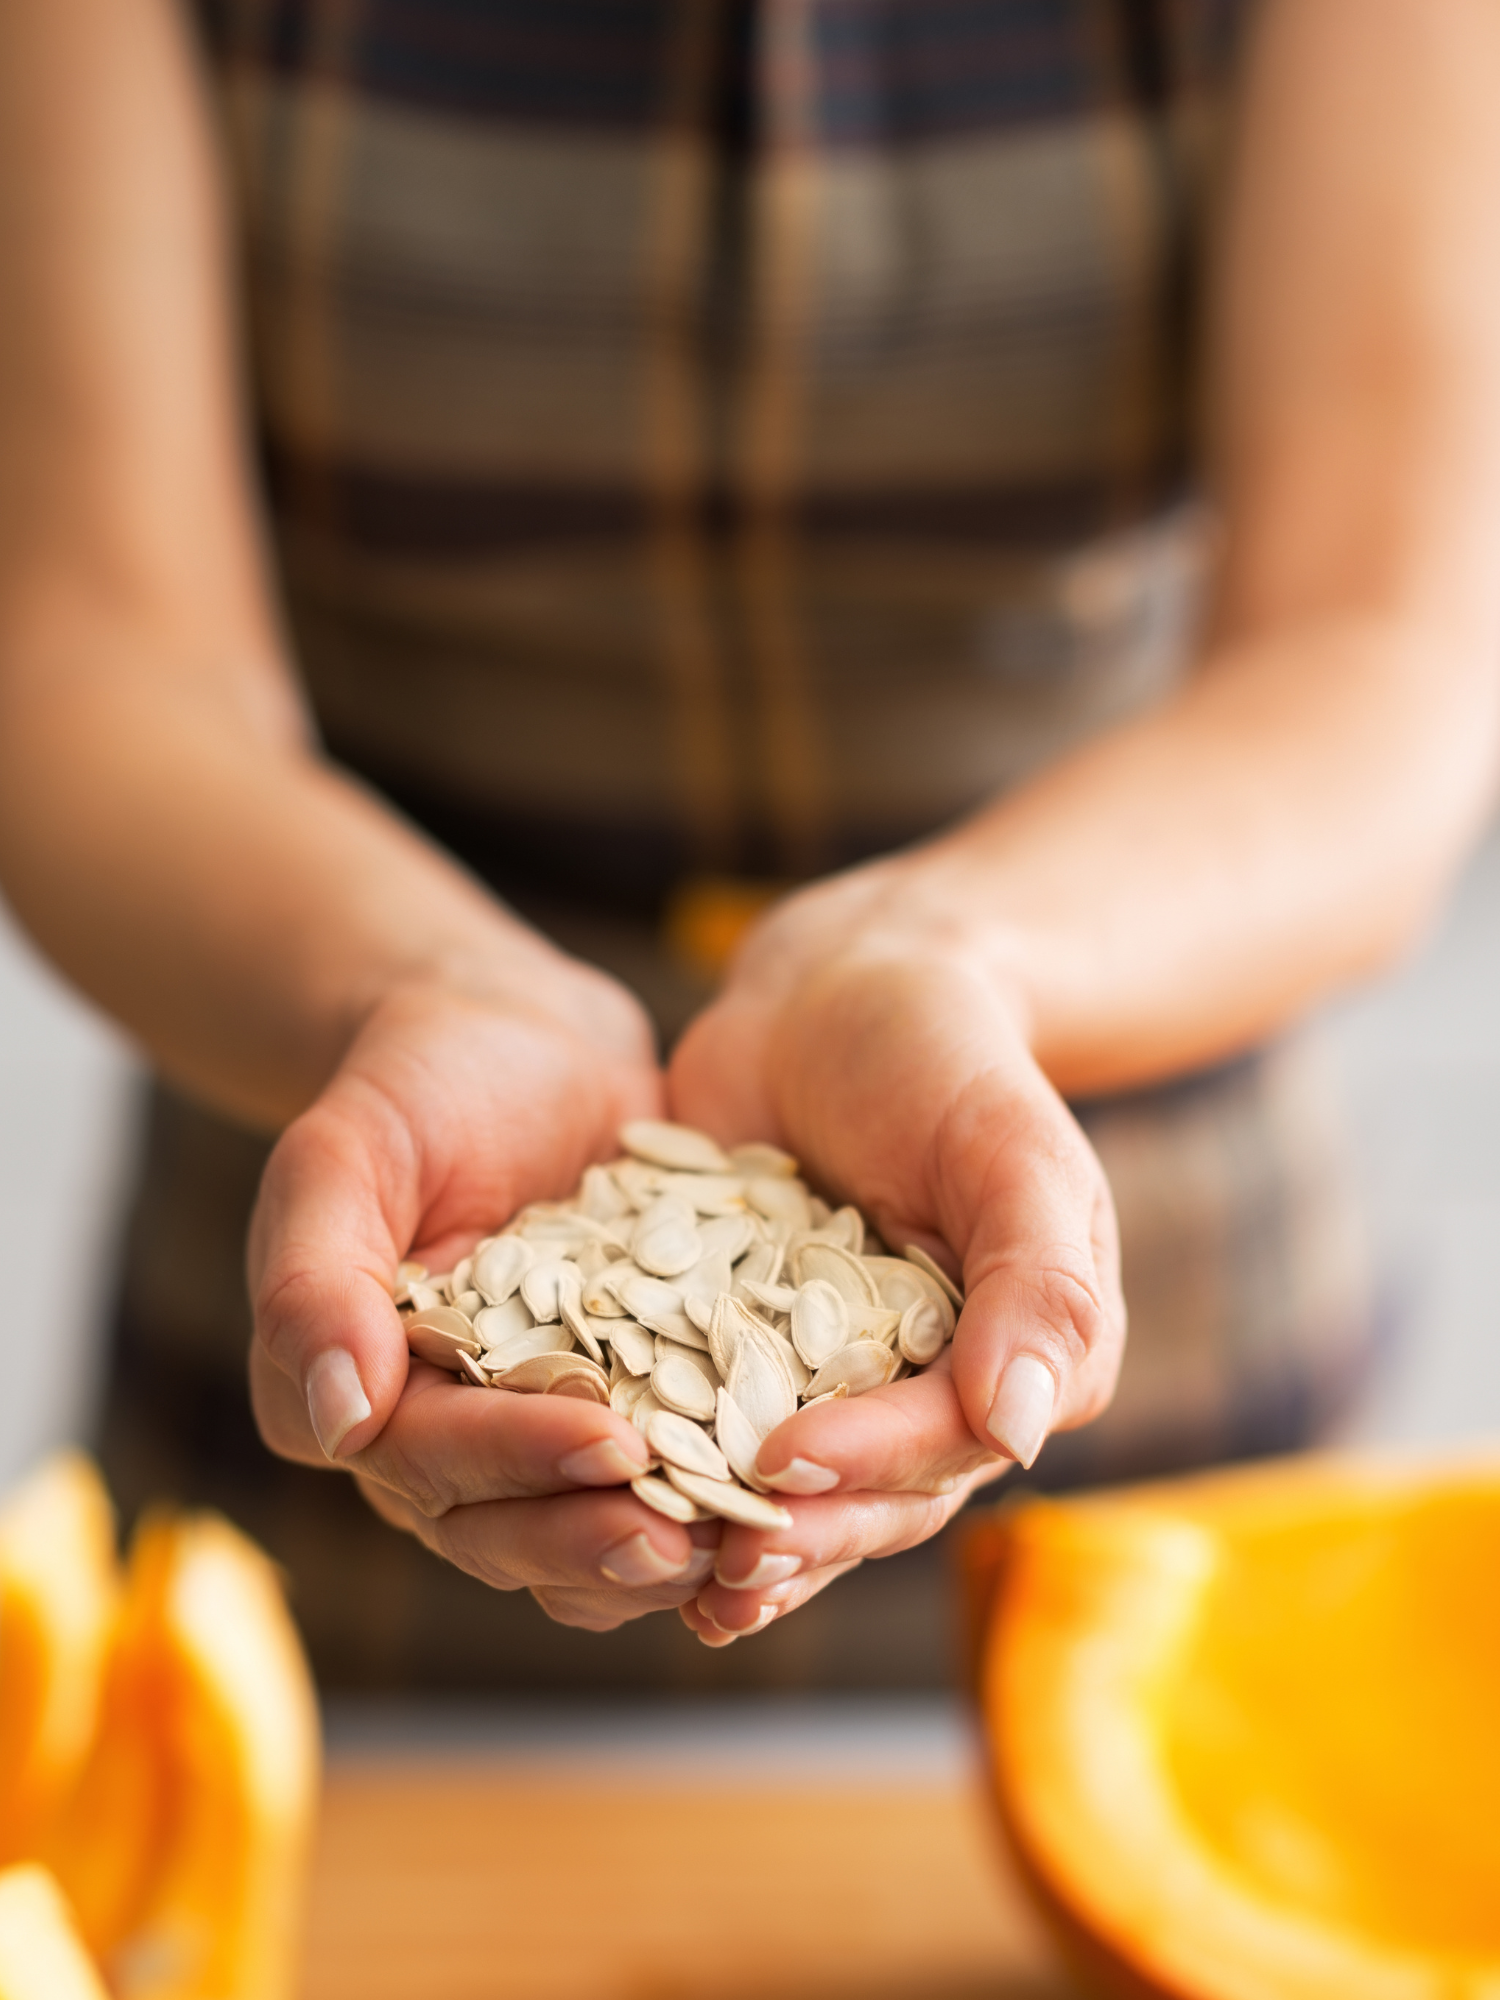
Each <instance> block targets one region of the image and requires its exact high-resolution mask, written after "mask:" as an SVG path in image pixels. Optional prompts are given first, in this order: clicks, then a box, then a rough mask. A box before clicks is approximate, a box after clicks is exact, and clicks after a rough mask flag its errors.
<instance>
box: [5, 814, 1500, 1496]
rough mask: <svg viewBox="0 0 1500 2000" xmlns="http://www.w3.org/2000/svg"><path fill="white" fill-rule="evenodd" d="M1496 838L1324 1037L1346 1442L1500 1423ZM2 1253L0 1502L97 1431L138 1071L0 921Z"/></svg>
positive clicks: (1424, 1437) (1457, 1434) (1409, 1438)
mask: <svg viewBox="0 0 1500 2000" xmlns="http://www.w3.org/2000/svg"><path fill="white" fill-rule="evenodd" d="M1497 1021H1500V827H1497V828H1492V829H1491V831H1490V833H1489V836H1488V837H1487V839H1486V840H1485V842H1484V843H1483V844H1482V846H1481V847H1480V849H1479V850H1478V852H1477V853H1476V855H1475V856H1474V858H1473V860H1472V861H1471V863H1470V865H1469V867H1468V868H1467V870H1466V871H1465V873H1464V875H1463V877H1462V879H1461V880H1460V882H1459V884H1458V887H1457V889H1456V891H1455V894H1454V896H1453V899H1452V902H1451V904H1450V906H1449V908H1448V910H1447V912H1446V914H1445V917H1444V919H1443V921H1442V923H1441V925H1440V926H1439V927H1438V929H1437V931H1436V932H1435V934H1434V935H1433V937H1432V939H1431V940H1430V943H1429V945H1428V947H1427V949H1426V950H1425V951H1424V952H1423V953H1422V954H1421V955H1420V956H1419V957H1418V958H1417V959H1416V960H1415V961H1414V962H1413V963H1412V964H1410V965H1409V966H1407V967H1406V968H1404V969H1403V970H1402V971H1401V972H1400V973H1399V974H1398V975H1397V976H1396V977H1394V978H1390V979H1387V980H1386V981H1384V982H1382V983H1381V984H1380V985H1378V986H1377V987H1374V988H1372V989H1371V990H1369V991H1367V992H1364V993H1360V994H1358V995H1356V996H1354V997H1352V998H1350V999H1349V1000H1347V1001H1345V1002H1344V1003H1342V1004H1341V1005H1340V1006H1339V1007H1338V1008H1337V1009H1335V1010H1334V1011H1333V1013H1332V1014H1331V1015H1330V1017H1329V1021H1328V1027H1329V1032H1330V1037H1331V1040H1332V1044H1333V1048H1334V1051H1335V1054H1336V1058H1337V1063H1338V1068H1339V1072H1340V1074H1341V1078H1342V1084H1343V1090H1344V1095H1345V1100H1346V1109H1347V1113H1348V1117H1349V1120H1350V1124H1351V1127H1352V1130H1353V1134H1354V1138H1355V1143H1356V1148H1357V1153H1358V1159H1359V1164H1360V1171H1361V1174H1362V1177H1363V1179H1364V1182H1365V1187H1366V1193H1367V1199H1368V1205H1369V1211H1370V1214H1371V1217H1372V1219H1373V1223H1374V1227H1375V1230H1376V1234H1377V1248H1378V1252H1379V1255H1378V1263H1379V1266H1380V1268H1381V1271H1382V1273H1383V1277H1384V1282H1385V1287H1386V1298H1385V1304H1384V1308H1383V1317H1384V1319H1385V1320H1386V1322H1387V1323H1388V1324H1389V1328H1390V1339H1389V1344H1388V1347H1387V1350H1386V1353H1385V1355H1384V1358H1383V1361H1382V1364H1381V1366H1380V1367H1379V1368H1378V1369H1377V1371H1376V1373H1375V1377H1374V1379H1373V1381H1372V1383H1371V1384H1370V1387H1369V1389H1368V1391H1367V1393H1366V1394H1365V1396H1364V1397H1363V1398H1362V1400H1361V1403H1360V1405H1359V1407H1358V1409H1357V1412H1356V1414H1355V1416H1354V1417H1353V1419H1352V1421H1351V1423H1350V1424H1349V1426H1348V1429H1349V1434H1350V1436H1351V1437H1352V1438H1353V1439H1355V1440H1359V1441H1364V1440H1369V1441H1387V1440H1395V1441H1401V1442H1429V1441H1430V1442H1447V1441H1454V1440H1459V1439H1462V1438H1465V1437H1471V1436H1474V1435H1477V1434H1480V1433H1483V1432H1486V1431H1494V1430H1496V1429H1500V1324H1497V1320H1500V1306H1497V1302H1496V1300H1497V1295H1496V1269H1497V1263H1500V1036H1497V1034H1496V1032H1495V1024H1496V1022H1497ZM0 1051H3V1055H0V1063H3V1068H0V1189H3V1199H0V1257H3V1263H4V1268H5V1270H6V1271H7V1272H8V1273H9V1278H8V1288H9V1292H10V1299H11V1308H10V1312H9V1315H8V1318H9V1325H10V1338H9V1339H8V1340H7V1342H6V1354H5V1381H6V1391H5V1395H4V1397H3V1398H0V1486H3V1485H8V1484H10V1483H11V1482H13V1481H14V1480H15V1479H16V1478H17V1477H18V1476H19V1475H20V1473H21V1472H22V1471H23V1470H24V1469H25V1468H26V1467H27V1466H28V1465H29V1464H31V1463H32V1462H33V1461H34V1460H35V1459H36V1458H37V1457H38V1456H39V1455H40V1454H41V1453H42V1452H44V1451H45V1450H47V1449H48V1448H49V1447H51V1446H53V1445H55V1444H57V1443H59V1442H62V1441H64V1440H67V1439H89V1438H91V1437H92V1436H93V1434H94V1432H95V1430H96V1428H97V1426H98V1423H99V1420H100V1415H101V1412H100V1408H99V1396H100V1382H101V1379H102V1375H101V1360H102V1348H103V1340H104V1334H105V1326H106V1321H107V1317H108V1314H109V1311H110V1304H111V1298H112V1282H113V1259H114V1256H115V1251H116V1245H117V1240H118V1234H119V1229H120V1225H121V1205H122V1202H123V1199H124V1192H125V1188H126V1185H127V1182H128V1177H129V1167H130V1162H131V1159H132V1156H133V1150H134V1148H135V1146H136V1145H137V1144H138V1143H139V1134H138V1128H139V1107H140V1101H141V1091H140V1082H141V1080H140V1077H139V1075H138V1073H137V1071H136V1069H135V1066H134V1064H133V1061H132V1058H131V1055H130V1052H129V1050H128V1049H127V1048H126V1047H125V1046H124V1044H123V1043H122V1041H121V1040H120V1038H119V1037H118V1036H117V1035H116V1034H115V1033H114V1031H113V1030H112V1029H111V1028H110V1027H109V1026H108V1025H107V1024H105V1023H103V1022H102V1021H101V1020H100V1019H99V1017H98V1016H97V1015H95V1014H94V1013H93V1012H92V1011H91V1010H90V1009H88V1008H87V1007H85V1006H83V1005H82V1004H81V1003H80V1002H79V1001H78V1000H77V999H75V998H74V997H73V996H72V995H71V994H70V993H68V992H66V991H65V990H64V989H63V988H62V987H61V986H60V985H59V983H58V981H57V980H56V979H55V978H54V977H53V976H52V974H51V973H50V972H49V971H48V969H47V968H46V967H45V966H43V965H42V964H41V963H40V962H39V961H38V959H37V958H36V956H35V954H34V953H33V952H32V951H31V949H30V947H29V945H28V944H27V942H26V941H25V939H24V938H23V937H22V936H20V934H19V933H18V932H17V930H16V929H15V927H14V926H13V925H12V924H11V923H10V922H9V920H8V919H5V920H4V921H3V923H0Z"/></svg>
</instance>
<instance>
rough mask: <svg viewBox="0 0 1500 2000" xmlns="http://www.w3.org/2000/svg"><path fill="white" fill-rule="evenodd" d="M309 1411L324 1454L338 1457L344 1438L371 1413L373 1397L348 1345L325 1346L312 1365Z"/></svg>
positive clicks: (309, 1374) (329, 1456)
mask: <svg viewBox="0 0 1500 2000" xmlns="http://www.w3.org/2000/svg"><path fill="white" fill-rule="evenodd" d="M307 1414H308V1415H309V1416H310V1417H311V1418H312V1427H313V1430H314V1431H315V1432H316V1433H317V1439H318V1443H319V1444H320V1445H322V1447H323V1456H324V1457H325V1458H329V1459H337V1457H338V1455H339V1446H340V1445H341V1444H342V1443H343V1442H344V1439H345V1438H346V1437H348V1435H349V1433H350V1431H352V1430H353V1429H354V1427H355V1425H356V1424H362V1423H363V1422H364V1420H365V1418H366V1417H367V1416H369V1414H370V1399H369V1397H368V1396H367V1395H366V1394H365V1391H364V1385H363V1383H362V1382H361V1381H360V1379H359V1370H358V1368H356V1367H355V1365H354V1356H353V1355H352V1354H351V1353H350V1352H349V1351H348V1349H347V1348H344V1347H325V1348H324V1350H323V1352H322V1353H321V1354H320V1355H319V1356H318V1357H317V1359H316V1360H315V1361H314V1362H313V1365H312V1366H311V1368H309V1369H308V1371H307Z"/></svg>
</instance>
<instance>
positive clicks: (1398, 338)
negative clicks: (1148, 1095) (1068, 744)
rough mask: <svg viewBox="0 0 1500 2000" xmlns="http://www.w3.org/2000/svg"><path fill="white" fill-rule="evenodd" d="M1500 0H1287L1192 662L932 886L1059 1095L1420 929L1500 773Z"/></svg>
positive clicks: (1380, 961)
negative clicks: (1172, 697)
mask: <svg viewBox="0 0 1500 2000" xmlns="http://www.w3.org/2000/svg"><path fill="white" fill-rule="evenodd" d="M1497 74H1500V14H1497V13H1496V11H1495V9H1494V8H1493V7H1492V6H1490V5H1488V4H1487V0H1446V3H1445V4H1444V5H1443V6H1440V7H1433V6H1430V5H1427V4H1426V0H1270V4H1269V5H1268V6H1267V7H1266V9H1265V11H1264V14H1263V17H1262V20H1261V23H1260V28H1259V33H1258V35H1257V36H1256V38H1255V41H1254V43H1253V59H1252V61H1251V64H1250V67H1249V73H1248V76H1247V79H1246V88H1245V102H1244V116H1243V123H1242V128H1241V132H1240V137H1239V145H1238V151H1237V158H1236V161H1235V163H1234V171H1233V174H1232V181H1231V191H1230V196H1229V209H1228V218H1227V230H1226V241H1225V255H1224V260H1223V267H1222V271H1221V275H1220V282H1219V284H1218V288H1217V296H1216V298H1215V302H1214V313H1213V325H1212V329H1211V332H1212V339H1211V343H1210V353H1211V363H1212V375H1211V430H1212V445H1213V472H1214V476H1215V480H1216V484H1217V489H1218V499H1219V501H1220V503H1221V505H1222V509H1223V516H1224V522H1225V525H1226V528H1227V538H1226V542H1225V550H1226V560H1225V569H1224V575H1223V578H1222V586H1221V590H1220V594H1219V601H1218V607H1217V616H1216V619H1215V622H1214V627H1213V630H1212V631H1211V633H1210V635H1209V645H1208V647H1207V651H1206V655H1205V659H1204V664H1203V667H1202V670H1201V671H1200V672H1199V674H1198V675H1197V676H1196V677H1195V679H1194V680H1193V682H1192V683H1191V684H1190V686H1189V687H1188V688H1187V690H1186V691H1185V692H1184V694H1183V695H1182V697H1181V698H1180V699H1179V700H1177V701H1176V702H1174V703H1173V704H1172V705H1171V706H1169V707H1168V708H1166V709H1165V710H1163V711H1162V712H1160V713H1158V714H1155V715H1153V716H1151V717H1149V718H1147V719H1146V720H1144V721H1142V722H1140V723H1138V724H1136V725H1135V726H1133V727H1130V728H1126V729H1122V730H1120V731H1118V732H1117V733H1115V734H1112V735H1110V736H1107V737H1105V738H1103V739H1101V740H1099V741H1097V742H1096V743H1094V744H1092V745H1091V746H1089V747H1087V748H1086V749H1084V750H1083V751H1082V752H1081V753H1080V754H1079V755H1077V756H1074V757H1072V758H1070V759H1068V760H1067V761H1066V762H1065V763H1063V764H1061V765H1059V766H1058V767H1057V768H1056V769H1054V770H1052V771H1051V772H1049V773H1047V774H1045V775H1043V776H1042V778H1041V779H1040V780H1039V781H1038V782H1037V783H1035V784H1033V785H1031V786H1029V787H1027V788H1026V789H1025V790H1023V791H1021V792H1019V793H1017V794H1015V795H1014V796H1012V797H1010V798H1008V799H1006V800H1005V801H1003V802H1002V803H1000V804H999V805H997V806H996V807H995V808H994V809H993V810H992V811H990V812H988V813H987V814H985V815H983V816H982V817H981V818H980V819H978V820H977V821H975V822H972V823H971V824H969V825H968V826H966V827H964V828H962V829H961V830H960V831H958V832H957V833H955V834H954V835H952V836H951V837H949V838H948V839H947V840H945V841H942V842H940V843H938V845H937V846H936V847H935V848H934V849H931V850H928V851H926V852H925V853H924V854H922V855H921V856H919V857H918V858H917V860H916V862H915V863H914V864H913V869H912V876H911V887H912V888H913V890H917V889H919V890H920V894H921V896H922V897H923V899H925V900H926V901H927V902H928V904H929V907H930V910H931V913H932V915H933V917H934V919H935V920H939V921H941V920H944V919H951V921H952V922H953V923H955V924H957V925H959V926H964V927H967V928H968V929H969V931H970V935H971V941H972V939H973V927H974V924H975V919H976V913H981V912H982V913H983V914H982V918H981V920H980V921H981V923H982V927H983V929H984V939H983V942H982V944H980V945H979V947H978V948H980V949H981V950H983V951H984V953H985V954H986V955H987V957H988V960H989V962H990V963H991V964H992V965H993V966H994V967H995V969H996V970H997V971H998V972H999V973H1000V974H1001V975H1002V976H1003V977H1004V978H1005V979H1007V980H1008V981H1009V982H1010V983H1012V984H1013V986H1014V988H1015V990H1016V992H1017V993H1018V995H1019V997H1020V1000H1021V1004H1022V1005H1023V1007H1024V1010H1025V1013H1026V1016H1027V1021H1028V1032H1029V1035H1030V1038H1031V1041H1032V1045H1033V1047H1034V1049H1035V1051H1036V1054H1037V1056H1038V1059H1039V1060H1040V1062H1041V1063H1042V1066H1043V1067H1044V1069H1045V1070H1046V1071H1047V1073H1048V1074H1049V1076H1051V1077H1052V1079H1053V1080H1054V1082H1056V1083H1057V1084H1058V1086H1059V1087H1060V1088H1061V1089H1063V1090H1065V1091H1068V1092H1073V1093H1078V1092H1089V1091H1095V1090H1100V1089H1110V1088H1114V1087H1118V1086H1122V1085H1129V1084H1134V1083H1139V1082H1142V1081H1145V1080H1149V1079H1151V1078H1154V1077H1159V1076H1163V1075H1168V1074H1170V1073H1172V1072H1173V1071H1175V1070H1180V1069H1182V1068H1185V1067H1188V1066H1191V1065H1194V1064H1197V1063H1201V1062H1204V1061H1208V1060H1211V1059H1213V1058H1216V1057H1219V1056H1222V1055H1224V1054H1226V1053H1228V1052H1231V1051H1233V1050H1235V1049H1239V1048H1242V1047H1245V1046H1248V1045H1250V1044H1253V1043H1254V1042H1255V1041H1256V1040H1257V1039H1260V1038H1263V1037H1264V1036H1266V1035H1267V1034H1270V1033H1272V1032H1274V1031H1275V1030H1276V1029H1277V1028H1279V1027H1280V1026H1282V1025H1283V1024H1284V1023H1285V1022H1286V1021H1287V1020H1289V1019H1291V1018H1293V1017H1295V1016H1296V1015H1297V1014H1298V1013H1300V1012H1301V1011H1303V1010H1304V1009H1306V1008H1307V1007H1308V1006H1309V1005H1311V1004H1312V1003H1314V1002H1316V1001H1317V1000H1319V999H1320V998H1322V997H1323V996H1324V995H1326V994H1327V993H1329V992H1330V991H1331V990H1333V989H1334V988H1336V987H1338V986H1339V985H1341V984H1343V983H1345V982H1347V981H1349V980H1351V979H1354V978H1356V977H1359V976H1361V975H1365V974H1368V973H1369V972H1371V971H1373V970H1376V969H1378V968H1380V967H1381V966H1383V965H1385V964H1386V963H1388V962H1389V961H1390V960H1391V959H1392V958H1393V957H1394V956H1396V955H1399V954H1400V953H1401V952H1403V951H1405V950H1406V949H1408V948H1409V947H1410V946H1411V945H1412V943H1413V942H1414V941H1415V940H1416V939H1417V938H1418V937H1419V936H1420V935H1421V934H1422V932H1423V930H1424V929H1425V927H1426V925H1427V924H1428V922H1429V921H1430V919H1431V917H1432V914H1433V912H1434V909H1435V907H1436V904H1437V902H1438V900H1439V898H1440V896H1441V894H1442V892H1443V891H1444V889H1445V887H1446V885H1447V882H1448V880H1449V877H1450V875H1451V873H1452V871H1453V869H1454V867H1455V866H1456V864H1457V863H1458V861H1459V860H1460V859H1461V857H1462V855H1463V854H1464V852H1465V850H1466V848H1467V846H1468V844H1469V842H1470V841H1471V840H1472V838H1473V837H1474V835H1475V833H1476V831H1477V829H1478V827H1479V826H1480V824H1481V823H1482V820H1483V817H1484V815H1485V814H1486V812H1487V811H1488V809H1489V808H1490V806H1491V804H1492V802H1493V799H1494V793H1495V780H1496V772H1497V760H1500V118H1497V117H1496V115H1495V105H1494V94H1493V79H1494V78H1495V76H1496V75H1497Z"/></svg>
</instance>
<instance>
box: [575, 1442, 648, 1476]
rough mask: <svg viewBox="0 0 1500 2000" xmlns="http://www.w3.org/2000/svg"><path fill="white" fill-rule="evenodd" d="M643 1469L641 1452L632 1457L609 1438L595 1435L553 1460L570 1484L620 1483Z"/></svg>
mask: <svg viewBox="0 0 1500 2000" xmlns="http://www.w3.org/2000/svg"><path fill="white" fill-rule="evenodd" d="M645 1470H646V1460H645V1458H644V1456H642V1457H641V1458H632V1457H631V1455H630V1453H629V1452H628V1451H626V1449H625V1447H624V1446H623V1445H621V1444H617V1443H616V1442H615V1440H614V1439H613V1438H597V1439H595V1441H594V1443H593V1444H584V1445H580V1446H579V1447H578V1449H577V1451H570V1452H569V1453H568V1455H567V1457H566V1458H560V1459H559V1460H558V1461H557V1472H558V1477H559V1478H560V1479H566V1480H567V1482H568V1484H569V1485H570V1486H623V1485H624V1484H625V1482H626V1481H627V1480H629V1479H639V1478H640V1476H641V1474H642V1473H643V1472H644V1471H645Z"/></svg>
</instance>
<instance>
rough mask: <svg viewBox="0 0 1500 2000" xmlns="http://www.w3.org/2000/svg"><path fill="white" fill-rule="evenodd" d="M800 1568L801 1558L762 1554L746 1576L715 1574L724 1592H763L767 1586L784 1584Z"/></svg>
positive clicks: (721, 1572) (720, 1571)
mask: <svg viewBox="0 0 1500 2000" xmlns="http://www.w3.org/2000/svg"><path fill="white" fill-rule="evenodd" d="M801 1567H802V1558H801V1556H774V1555H768V1554H763V1555H759V1556H757V1557H756V1559H755V1567H754V1569H752V1570H751V1572H750V1574H749V1575H748V1576H725V1574H724V1572H723V1570H719V1571H717V1572H716V1574H717V1576H718V1580H719V1582H720V1583H722V1584H723V1586H724V1588H725V1589H726V1590H764V1589H765V1588H766V1587H767V1586H768V1585H769V1584H773V1583H785V1582H786V1581H787V1579H788V1577H793V1576H795V1575H796V1574H797V1572H798V1570H799V1569H801Z"/></svg>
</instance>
